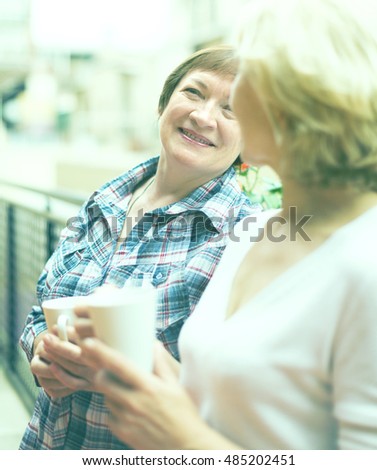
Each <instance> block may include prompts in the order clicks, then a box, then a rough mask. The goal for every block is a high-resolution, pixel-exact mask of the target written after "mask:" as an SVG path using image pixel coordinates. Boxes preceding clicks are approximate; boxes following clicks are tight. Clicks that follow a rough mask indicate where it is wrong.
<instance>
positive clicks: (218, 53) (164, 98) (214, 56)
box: [158, 45, 238, 116]
mask: <svg viewBox="0 0 377 470" xmlns="http://www.w3.org/2000/svg"><path fill="white" fill-rule="evenodd" d="M237 69H238V56H237V54H236V51H235V49H234V48H233V47H231V46H227V45H218V46H212V47H208V48H206V49H201V50H199V51H197V52H195V53H194V54H192V55H190V56H189V57H188V58H187V59H186V60H184V61H183V62H182V63H181V64H179V65H178V66H177V67H176V68H175V69H174V70H173V71H172V72H171V74H170V75H169V76H168V78H167V79H166V80H165V83H164V86H163V88H162V92H161V95H160V99H159V102H158V114H159V115H160V116H161V114H162V113H163V112H164V110H165V108H166V106H167V105H168V103H169V100H170V97H171V95H172V94H173V92H174V90H175V89H176V88H177V86H178V84H179V83H180V81H181V80H182V79H183V78H184V77H185V76H186V75H187V74H188V73H191V72H193V71H194V70H203V71H208V72H215V73H217V74H219V75H220V76H224V77H225V76H233V77H235V75H236V73H237Z"/></svg>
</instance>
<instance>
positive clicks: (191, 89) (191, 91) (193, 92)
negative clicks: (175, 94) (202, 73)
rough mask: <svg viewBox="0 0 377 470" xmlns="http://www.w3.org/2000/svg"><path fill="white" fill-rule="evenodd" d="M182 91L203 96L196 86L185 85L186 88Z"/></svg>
mask: <svg viewBox="0 0 377 470" xmlns="http://www.w3.org/2000/svg"><path fill="white" fill-rule="evenodd" d="M184 91H185V92H186V93H188V94H189V95H195V96H199V97H202V96H203V95H202V94H201V93H200V91H199V90H198V89H197V88H191V87H187V88H185V89H184Z"/></svg>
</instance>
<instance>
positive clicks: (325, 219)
mask: <svg viewBox="0 0 377 470" xmlns="http://www.w3.org/2000/svg"><path fill="white" fill-rule="evenodd" d="M376 205H377V193H374V192H361V191H359V190H356V189H355V188H353V187H348V188H319V187H310V186H304V185H303V184H300V183H299V182H294V181H292V180H289V181H283V210H282V215H283V217H284V218H285V219H286V220H292V214H293V213H294V214H295V217H298V218H301V217H307V216H310V219H309V220H308V222H307V224H306V226H307V227H311V229H312V230H317V229H318V230H320V231H326V232H327V231H328V232H330V233H331V232H333V231H334V230H336V229H337V228H339V227H340V226H342V225H344V224H346V223H348V222H350V221H351V220H353V219H355V218H356V217H358V216H359V215H361V214H362V213H363V212H365V211H367V210H368V209H370V208H372V207H373V206H376ZM292 208H295V209H294V210H292ZM292 222H293V221H292Z"/></svg>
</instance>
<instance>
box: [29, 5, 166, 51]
mask: <svg viewBox="0 0 377 470" xmlns="http://www.w3.org/2000/svg"><path fill="white" fill-rule="evenodd" d="M172 21H173V19H172V0H137V1H135V0H106V1H105V0H64V2H62V1H57V0H31V25H30V31H31V38H32V42H33V44H34V45H35V46H36V47H37V48H39V49H43V50H54V51H58V50H61V51H65V52H69V51H70V52H95V51H97V50H98V49H101V48H103V47H111V48H112V49H120V50H123V51H129V52H138V51H153V50H156V49H158V48H160V47H161V46H163V45H164V44H166V42H167V41H168V40H169V37H170V34H171V31H172V28H171V24H172Z"/></svg>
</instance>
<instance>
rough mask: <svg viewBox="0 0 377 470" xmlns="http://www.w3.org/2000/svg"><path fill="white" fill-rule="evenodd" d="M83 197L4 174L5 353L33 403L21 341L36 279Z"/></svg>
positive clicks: (0, 251) (0, 301) (0, 344)
mask: <svg viewBox="0 0 377 470" xmlns="http://www.w3.org/2000/svg"><path fill="white" fill-rule="evenodd" d="M83 202H84V197H82V196H81V195H75V194H72V193H68V192H65V191H45V190H39V189H35V188H31V187H27V186H23V185H18V184H13V183H9V182H6V181H1V180H0V357H1V361H2V363H3V365H4V369H5V372H6V374H7V377H8V378H9V380H10V381H11V382H12V384H13V386H14V387H15V389H16V391H17V393H18V394H19V396H20V398H21V399H22V401H23V402H24V403H25V405H26V407H27V408H28V409H30V410H31V409H32V407H33V405H34V402H35V398H36V396H37V393H38V389H37V387H36V385H35V383H34V379H33V376H32V374H31V372H30V368H29V363H28V361H27V359H26V356H25V354H24V352H23V351H22V350H21V348H20V346H19V338H20V335H21V332H22V329H23V327H24V323H25V320H26V317H27V315H28V313H29V312H30V311H31V308H32V306H33V305H35V304H36V302H37V299H36V284H37V281H38V278H39V276H40V274H41V271H42V269H43V266H44V264H45V263H46V261H47V259H48V258H49V257H50V255H51V253H52V252H53V250H54V248H55V246H56V244H57V241H58V239H59V234H60V232H61V230H62V229H63V227H64V226H65V224H66V220H67V218H68V217H70V216H73V215H75V214H76V213H77V211H78V207H79V206H81V204H82V203H83Z"/></svg>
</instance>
